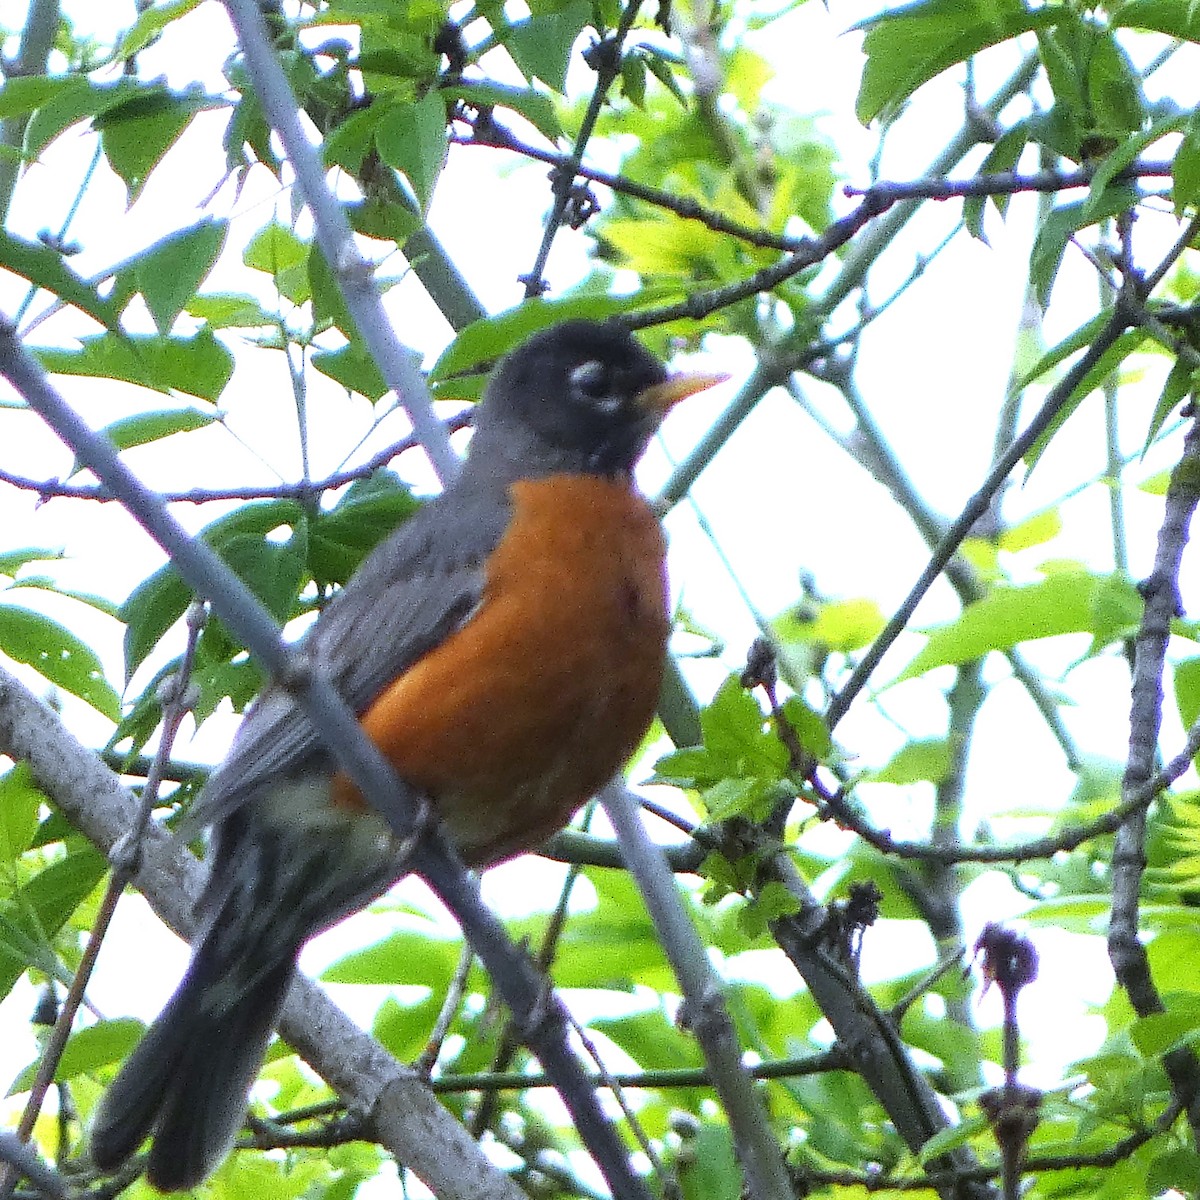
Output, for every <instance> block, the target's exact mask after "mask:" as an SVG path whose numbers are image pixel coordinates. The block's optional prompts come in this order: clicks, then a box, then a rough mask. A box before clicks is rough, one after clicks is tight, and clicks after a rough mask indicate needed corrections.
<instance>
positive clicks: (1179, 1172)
mask: <svg viewBox="0 0 1200 1200" xmlns="http://www.w3.org/2000/svg"><path fill="white" fill-rule="evenodd" d="M1146 1188H1147V1191H1146V1194H1147V1195H1149V1196H1166V1195H1178V1196H1195V1195H1200V1154H1197V1153H1196V1151H1195V1150H1188V1149H1185V1148H1184V1147H1182V1146H1178V1147H1174V1148H1172V1149H1167V1150H1164V1151H1162V1152H1160V1153H1156V1154H1155V1155H1154V1156H1153V1159H1152V1161H1151V1163H1150V1169H1149V1171H1147V1173H1146Z"/></svg>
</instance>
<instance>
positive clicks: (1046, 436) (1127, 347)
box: [1025, 329, 1150, 479]
mask: <svg viewBox="0 0 1200 1200" xmlns="http://www.w3.org/2000/svg"><path fill="white" fill-rule="evenodd" d="M1149 340H1150V339H1149V338H1148V336H1147V335H1146V334H1145V333H1144V332H1143V331H1142V330H1140V329H1128V330H1126V331H1125V332H1124V333H1123V334H1121V336H1120V337H1118V338H1117V340H1116V341H1115V342H1113V344H1112V345H1111V346H1109V348H1108V349H1107V350H1105V351H1104V353H1103V354H1101V355H1100V357H1099V359H1098V360H1097V361H1096V363H1095V364H1094V365H1093V367H1092V368H1091V370H1090V371H1088V372H1087V373H1086V374H1085V375H1084V376H1083V378H1082V379H1081V380H1080V381H1079V382H1078V383H1077V384H1076V385H1075V388H1074V390H1073V391H1072V392H1071V394H1070V395H1069V396H1068V397H1067V398H1066V400H1065V401H1064V402H1063V403H1062V405H1061V406H1060V407H1059V409H1058V411H1057V412H1056V413H1055V414H1054V417H1053V419H1052V420H1051V421H1050V423H1049V425H1047V426H1046V428H1045V430H1044V431H1043V432H1042V434H1041V435H1040V436H1039V437H1038V439H1037V440H1036V441H1035V442H1034V443H1033V445H1032V446H1031V447H1030V448H1029V450H1028V451H1027V452H1026V454H1025V467H1026V478H1027V479H1028V476H1029V474H1030V473H1031V472H1032V471H1033V469H1034V467H1036V466H1037V464H1038V462H1039V461H1040V460H1041V457H1042V455H1043V454H1044V453H1045V452H1046V447H1047V446H1049V445H1050V443H1051V441H1053V440H1054V438H1055V437H1056V436H1057V435H1058V432H1059V430H1061V429H1062V427H1063V426H1064V425H1065V424H1066V423H1067V421H1068V420H1070V418H1071V417H1072V415H1073V414H1074V413H1075V411H1076V409H1078V408H1079V406H1080V405H1081V404H1082V403H1083V402H1084V400H1086V399H1087V398H1088V396H1090V395H1091V394H1092V392H1094V391H1095V390H1096V388H1098V387H1102V386H1103V385H1104V384H1105V383H1106V382H1107V381H1108V379H1109V378H1110V377H1111V376H1112V375H1113V373H1114V372H1115V371H1116V370H1117V369H1118V368H1119V367H1120V365H1121V364H1122V363H1123V362H1124V361H1125V359H1127V358H1128V357H1129V356H1130V355H1131V354H1133V353H1134V352H1135V351H1136V350H1138V349H1139V348H1140V347H1141V346H1142V345H1143V344H1144V343H1145V342H1147V341H1149Z"/></svg>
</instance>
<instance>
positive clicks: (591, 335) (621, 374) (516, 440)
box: [475, 321, 725, 475]
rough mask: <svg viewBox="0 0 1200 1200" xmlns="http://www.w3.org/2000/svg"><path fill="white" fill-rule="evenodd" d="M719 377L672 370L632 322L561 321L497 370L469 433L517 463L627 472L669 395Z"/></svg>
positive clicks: (671, 401)
mask: <svg viewBox="0 0 1200 1200" xmlns="http://www.w3.org/2000/svg"><path fill="white" fill-rule="evenodd" d="M724 379H725V376H723V375H713V374H699V373H692V374H679V375H671V374H669V373H668V372H667V369H666V368H665V367H664V366H663V364H662V363H661V362H659V361H658V359H657V358H655V357H654V355H653V354H651V353H650V352H649V351H648V350H647V349H646V348H645V347H644V346H642V345H641V344H640V343H639V342H638V341H637V340H636V339H635V338H634V337H633V335H632V334H631V333H629V332H628V330H625V329H622V328H621V327H620V326H618V325H613V324H600V323H597V322H595V321H566V322H564V323H563V324H561V325H555V326H552V327H551V328H549V329H545V330H543V331H542V332H540V333H537V334H535V335H534V336H533V337H531V338H530V339H529V340H528V341H527V342H525V343H524V344H523V345H521V346H519V347H518V348H517V349H516V350H514V351H513V352H512V353H511V354H509V355H508V357H507V358H505V359H504V360H503V361H502V362H501V363H500V365H499V366H498V367H497V368H496V369H495V371H494V372H493V373H492V377H491V379H490V380H489V381H488V385H487V388H486V390H485V392H484V395H483V400H482V401H481V402H480V407H479V413H478V416H477V418H476V434H475V436H476V439H480V438H482V439H483V442H482V443H479V444H481V445H482V444H486V443H488V442H493V443H500V444H503V445H504V446H505V447H506V450H507V453H506V457H507V458H508V459H509V461H510V462H511V463H512V464H513V465H516V466H527V467H529V468H533V469H537V470H538V471H539V472H541V471H560V470H561V471H588V472H595V473H597V474H603V475H616V474H622V473H628V472H629V471H631V470H632V469H633V467H634V464H636V462H637V460H638V459H639V458H640V457H641V456H642V452H643V451H644V450H645V448H646V444H647V442H649V440H650V438H651V437H652V436H653V434H654V431H655V430H656V429H657V428H658V426H659V424H660V423H661V421H662V419H663V417H664V416H666V414H667V413H668V412H669V411H670V409H671V408H672V407H673V406H674V405H675V404H677V403H678V402H679V401H680V400H682V399H684V398H685V397H687V396H691V395H694V394H695V393H697V392H700V391H703V390H704V389H706V388H709V387H712V386H713V385H714V384H717V383H720V382H721V381H722V380H724ZM522 460H528V462H524V461H522Z"/></svg>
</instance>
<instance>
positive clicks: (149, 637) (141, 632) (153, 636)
mask: <svg viewBox="0 0 1200 1200" xmlns="http://www.w3.org/2000/svg"><path fill="white" fill-rule="evenodd" d="M191 601H192V593H191V589H190V588H188V586H187V584H185V583H184V582H183V580H182V579H180V578H179V575H178V574H177V573H176V571H175V569H174V568H173V567H171V566H170V565H169V564H168V565H167V566H165V567H161V568H160V569H159V570H157V571H155V572H154V574H153V575H151V576H150V577H149V578H148V579H146V580H144V581H143V582H142V583H140V584H138V586H137V587H136V588H134V590H133V591H132V592H131V593H130V595H129V598H128V599H127V600H126V601H125V603H124V604H123V605H121V611H120V617H121V620H122V621H124V622H125V682H126V683H128V682H129V680H130V679H132V678H133V673H134V672H135V671H136V670H137V669H138V667H140V666H141V665H142V663H143V662H144V661H145V659H146V656H147V655H148V654H149V653H150V651H151V650H153V649H154V647H155V646H157V645H158V643H159V642H160V641H162V639H163V636H164V635H165V634H166V632H167V630H168V629H170V628H171V626H172V625H174V624H175V622H176V621H178V620H179V618H180V617H182V616H183V614H184V612H185V611H186V609H187V606H188V605H189V604H190V603H191Z"/></svg>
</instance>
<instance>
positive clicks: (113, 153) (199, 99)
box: [93, 90, 215, 202]
mask: <svg viewBox="0 0 1200 1200" xmlns="http://www.w3.org/2000/svg"><path fill="white" fill-rule="evenodd" d="M211 107H215V103H214V102H211V101H209V100H208V99H207V98H206V97H203V96H182V95H176V94H173V93H170V92H167V91H165V90H155V91H153V92H144V93H143V94H142V95H140V96H137V97H135V98H134V99H132V100H129V101H127V102H126V103H124V104H120V105H118V106H116V107H115V108H110V109H108V110H106V111H105V112H104V113H102V114H101V115H100V116H98V117H97V118H96V119H95V121H94V122H93V124H94V125H95V126H96V128H97V129H98V130H99V131H100V143H101V145H102V146H103V147H104V154H105V156H106V157H107V159H108V162H109V165H110V166H111V167H112V169H113V170H114V171H116V173H117V174H118V175H119V176H120V177H121V178H122V179H123V180H124V182H125V186H126V188H128V190H129V198H130V201H131V202H132V201H133V200H136V199H137V197H138V196H139V195H140V193H141V190H142V188H143V187H144V186H145V183H146V180H147V179H148V178H149V177H150V172H151V171H153V170H154V168H155V167H156V166H157V165H158V164H159V162H160V161H161V160H162V158H163V156H164V155H165V154H166V152H167V151H168V150H169V149H170V148H171V147H172V146H173V145H174V144H175V142H176V141H177V140H178V138H179V135H180V134H181V133H183V131H184V130H185V129H186V128H187V127H188V124H189V123H190V122H191V119H192V118H193V117H194V116H195V115H196V113H198V112H200V111H201V110H202V109H205V108H211Z"/></svg>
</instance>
